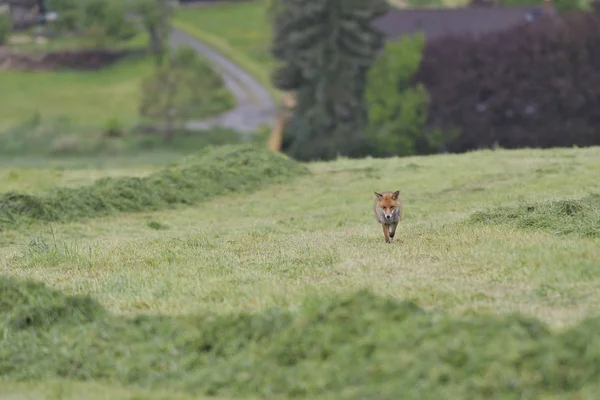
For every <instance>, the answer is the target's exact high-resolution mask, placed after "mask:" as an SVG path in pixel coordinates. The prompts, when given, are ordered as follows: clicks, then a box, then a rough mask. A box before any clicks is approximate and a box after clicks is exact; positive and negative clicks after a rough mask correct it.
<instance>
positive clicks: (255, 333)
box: [0, 278, 600, 399]
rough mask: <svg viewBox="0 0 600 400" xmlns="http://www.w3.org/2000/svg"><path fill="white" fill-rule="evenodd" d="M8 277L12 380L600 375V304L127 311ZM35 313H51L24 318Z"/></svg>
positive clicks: (203, 383)
mask: <svg viewBox="0 0 600 400" xmlns="http://www.w3.org/2000/svg"><path fill="white" fill-rule="evenodd" d="M0 291H1V293H0V299H2V302H1V303H0V304H1V308H0V312H1V313H2V316H1V318H0V324H1V325H0V332H3V335H4V339H3V340H2V341H0V376H2V378H3V379H5V380H9V381H23V380H45V379H55V378H63V379H76V380H101V381H105V382H113V383H119V384H125V385H127V384H132V385H139V386H142V387H147V388H159V387H160V388H163V389H165V388H168V389H170V390H178V391H184V392H188V393H192V394H203V395H213V396H235V397H237V396H244V395H252V396H258V397H260V398H265V399H267V398H281V397H282V396H283V397H300V398H317V397H319V396H329V397H330V398H348V399H359V398H362V399H364V398H375V397H376V398H378V399H398V398H415V399H416V398H419V399H421V398H446V399H451V398H456V399H459V398H460V399H463V398H483V397H485V398H523V396H524V397H527V398H539V397H540V396H542V395H544V394H555V395H558V394H561V395H568V394H574V393H577V392H578V391H580V390H582V389H586V390H595V389H600V386H599V385H598V382H600V336H599V335H598V334H597V332H598V331H599V329H600V318H588V319H587V320H585V321H583V322H582V323H581V324H580V325H579V326H577V327H574V328H572V329H570V330H567V331H564V332H552V331H550V330H549V329H547V328H546V326H545V325H543V324H542V323H540V322H538V321H537V320H533V319H528V318H523V317H520V316H517V315H509V316H502V317H500V316H485V315H463V316H455V315H454V316H453V315H447V314H441V313H431V312H425V311H423V310H421V309H420V308H419V307H417V306H416V305H414V304H413V303H410V302H404V301H397V300H392V299H387V298H382V297H378V296H375V295H374V294H372V293H370V292H366V291H360V292H355V293H349V294H345V295H332V296H328V297H327V298H309V299H306V300H305V301H304V302H303V304H302V305H301V306H300V307H299V308H298V311H296V312H289V311H286V310H282V309H272V310H265V311H262V312H260V313H239V314H226V315H213V314H203V315H197V316H190V317H183V318H182V317H180V318H172V317H166V316H162V317H161V316H138V317H133V318H125V317H119V316H114V315H110V314H107V313H105V312H103V311H102V310H101V308H100V306H98V305H97V304H96V303H95V302H94V301H93V300H90V299H87V300H85V301H84V300H82V298H71V297H68V296H64V295H62V294H60V293H59V292H56V291H52V290H49V289H47V288H45V286H43V285H41V284H32V283H28V282H23V281H18V280H11V279H8V278H0ZM7 294H8V296H7ZM47 304H55V305H56V304H59V305H61V307H62V308H60V307H59V308H60V309H62V310H63V311H62V312H60V313H56V312H55V311H54V310H56V308H55V307H48V305H47ZM26 314H29V315H35V316H37V317H35V319H33V320H32V321H45V322H44V323H27V324H23V323H20V322H18V321H24V319H23V318H20V317H19V316H22V315H26ZM45 314H51V315H53V317H51V318H50V317H46V318H44V317H43V316H44V315H45ZM73 315H76V316H78V317H77V318H73V317H72V316H73ZM329 397H328V398H329Z"/></svg>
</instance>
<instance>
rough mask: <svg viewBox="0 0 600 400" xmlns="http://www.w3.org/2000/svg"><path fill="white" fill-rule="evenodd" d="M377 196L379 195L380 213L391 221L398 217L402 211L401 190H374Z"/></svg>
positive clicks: (378, 206)
mask: <svg viewBox="0 0 600 400" xmlns="http://www.w3.org/2000/svg"><path fill="white" fill-rule="evenodd" d="M374 193H375V196H377V200H376V203H375V204H376V208H377V211H378V213H379V214H381V216H382V217H383V219H385V220H389V221H391V220H392V219H394V217H396V218H397V217H398V216H399V213H400V209H399V206H400V200H399V197H400V191H399V190H396V191H395V192H394V193H392V192H383V193H377V192H374Z"/></svg>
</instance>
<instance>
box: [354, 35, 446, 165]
mask: <svg viewBox="0 0 600 400" xmlns="http://www.w3.org/2000/svg"><path fill="white" fill-rule="evenodd" d="M424 46H425V37H424V36H423V35H422V34H417V35H415V36H412V37H410V36H403V37H401V38H400V39H398V40H396V41H393V42H387V43H386V46H385V49H384V51H383V53H382V54H381V55H380V56H379V57H378V58H377V60H376V61H375V63H374V64H373V66H372V67H371V69H370V70H369V72H368V75H367V88H366V93H365V95H366V101H367V108H368V117H369V125H368V128H367V139H368V152H369V155H373V156H391V155H400V156H404V155H411V154H424V153H425V154H427V153H431V152H434V151H435V150H436V149H437V147H438V146H439V145H440V144H441V140H442V138H441V137H440V135H439V134H436V132H435V131H432V132H429V131H427V128H426V124H427V111H428V102H429V95H428V93H427V90H426V89H425V87H424V86H423V85H422V84H416V85H413V83H412V81H413V76H414V75H415V74H416V73H417V71H418V70H419V66H420V64H421V59H422V57H423V49H424Z"/></svg>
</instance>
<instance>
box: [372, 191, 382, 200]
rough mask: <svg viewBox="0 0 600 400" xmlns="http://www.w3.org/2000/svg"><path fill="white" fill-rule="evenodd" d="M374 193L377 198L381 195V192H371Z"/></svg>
mask: <svg viewBox="0 0 600 400" xmlns="http://www.w3.org/2000/svg"><path fill="white" fill-rule="evenodd" d="M373 193H375V196H377V198H378V199H382V198H383V195H382V194H381V193H377V192H373Z"/></svg>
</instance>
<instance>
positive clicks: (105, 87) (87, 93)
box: [0, 58, 234, 130]
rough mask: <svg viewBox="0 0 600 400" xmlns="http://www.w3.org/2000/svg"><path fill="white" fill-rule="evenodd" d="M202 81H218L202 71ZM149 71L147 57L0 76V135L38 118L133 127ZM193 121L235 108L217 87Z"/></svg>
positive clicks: (213, 75) (223, 89)
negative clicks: (92, 66)
mask: <svg viewBox="0 0 600 400" xmlns="http://www.w3.org/2000/svg"><path fill="white" fill-rule="evenodd" d="M206 70H207V73H206V79H207V81H215V80H219V81H220V80H221V78H220V76H219V75H217V73H216V72H214V71H213V70H212V69H210V68H207V69H206ZM151 71H152V61H151V60H150V58H132V59H126V60H124V61H121V62H119V63H117V64H114V65H112V66H110V67H106V68H103V69H102V70H99V71H72V70H63V71H36V72H30V71H7V70H4V71H0V87H2V96H1V97H0V130H1V129H6V128H8V127H11V126H14V125H17V124H20V123H23V122H24V121H26V120H29V119H31V118H32V117H34V116H35V115H38V116H39V117H41V118H42V120H45V119H55V118H57V117H65V118H67V119H68V120H69V121H71V122H72V123H73V124H77V125H86V126H92V127H98V126H100V127H102V126H103V125H104V124H105V123H106V122H107V121H108V120H110V119H117V120H119V121H120V122H121V123H122V124H124V125H132V124H134V123H136V122H137V120H138V116H139V104H140V99H139V96H140V85H141V82H142V80H143V79H144V78H145V77H146V76H148V75H149V74H150V73H151ZM207 96H209V99H208V101H206V104H205V105H203V106H202V107H199V109H198V114H197V118H204V117H207V116H212V115H214V114H217V113H219V112H222V111H224V110H227V109H228V108H230V107H232V106H233V104H234V101H233V97H232V96H231V94H229V92H228V91H227V89H226V88H225V87H224V86H223V85H222V84H221V88H220V89H219V90H215V91H213V92H211V93H207Z"/></svg>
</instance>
